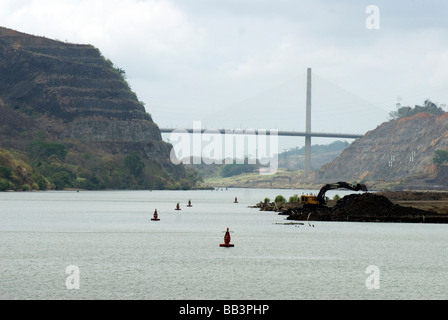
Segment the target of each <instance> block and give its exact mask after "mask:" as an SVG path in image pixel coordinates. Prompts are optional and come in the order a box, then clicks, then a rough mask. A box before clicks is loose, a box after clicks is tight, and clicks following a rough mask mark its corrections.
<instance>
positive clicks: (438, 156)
mask: <svg viewBox="0 0 448 320" xmlns="http://www.w3.org/2000/svg"><path fill="white" fill-rule="evenodd" d="M433 162H434V164H436V165H442V164H445V163H448V151H447V150H436V152H435V154H434V158H433Z"/></svg>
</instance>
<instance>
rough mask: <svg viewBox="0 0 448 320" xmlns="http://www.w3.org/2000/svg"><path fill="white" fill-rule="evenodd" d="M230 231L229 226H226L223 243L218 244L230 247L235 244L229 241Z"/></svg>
mask: <svg viewBox="0 0 448 320" xmlns="http://www.w3.org/2000/svg"><path fill="white" fill-rule="evenodd" d="M230 239H231V238H230V231H229V228H227V231H226V234H225V235H224V243H221V244H220V245H219V246H220V247H224V248H232V247H234V246H235V245H234V244H232V243H230Z"/></svg>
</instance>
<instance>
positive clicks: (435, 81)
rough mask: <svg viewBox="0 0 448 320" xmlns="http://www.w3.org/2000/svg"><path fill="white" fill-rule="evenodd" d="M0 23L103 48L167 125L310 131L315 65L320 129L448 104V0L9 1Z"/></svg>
mask: <svg viewBox="0 0 448 320" xmlns="http://www.w3.org/2000/svg"><path fill="white" fill-rule="evenodd" d="M369 5H376V6H377V8H378V9H379V20H378V19H377V20H371V19H370V17H371V16H372V14H373V12H371V11H370V12H366V8H367V7H368V6H369ZM372 17H373V16H372ZM366 20H368V22H369V23H370V25H375V26H377V27H379V29H378V28H377V29H370V28H367V26H366ZM0 21H1V22H0V25H1V26H4V27H8V28H12V29H15V30H18V31H21V32H26V33H31V34H34V35H39V36H45V37H48V38H51V39H58V40H61V41H67V42H73V43H82V44H92V45H94V46H95V47H97V48H99V49H100V50H101V52H102V53H103V55H104V56H105V57H106V58H108V59H110V60H111V61H112V62H113V63H114V64H115V65H116V66H117V67H120V68H122V69H124V70H125V71H126V74H127V77H128V82H129V83H130V85H131V87H132V89H133V90H134V91H135V92H136V94H137V96H138V98H139V99H140V100H141V101H143V102H144V103H145V104H146V108H147V111H148V112H149V113H150V114H151V115H152V117H153V120H154V121H155V122H156V123H157V124H158V125H159V126H160V127H191V126H192V124H193V121H202V123H203V126H204V127H207V128H224V127H229V128H237V127H242V128H243V129H247V128H260V129H283V130H298V131H304V130H305V85H306V70H307V68H309V67H310V68H312V70H313V124H312V129H313V131H326V132H350V133H365V132H367V131H369V130H372V129H374V128H376V126H377V125H378V124H380V123H381V121H385V120H388V113H389V112H390V111H393V110H395V106H396V104H397V103H398V102H399V103H401V104H402V105H411V106H414V105H415V104H423V102H424V100H425V99H427V98H429V99H431V100H432V101H433V102H436V103H439V104H448V22H447V21H448V1H446V0H428V1H423V0H421V1H410V0H406V1H404V0H402V1H391V0H387V1H386V0H384V1H377V0H373V1H372V0H369V1H362V0H361V1H354V0H353V1H350V0H340V1H334V0H318V1H316V0H312V1H297V0H276V1H273V0H271V1H266V0H257V1H256V0H238V1H237V0H68V1H64V0H34V1H33V0H1V2H0ZM378 23H379V25H378ZM445 110H447V108H446V107H445ZM298 144H299V145H300V144H302V145H303V141H300V143H298Z"/></svg>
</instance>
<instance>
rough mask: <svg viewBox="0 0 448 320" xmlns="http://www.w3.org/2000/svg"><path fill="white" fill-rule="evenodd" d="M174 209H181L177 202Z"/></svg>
mask: <svg viewBox="0 0 448 320" xmlns="http://www.w3.org/2000/svg"><path fill="white" fill-rule="evenodd" d="M176 210H177V211H179V210H182V209H181V208H180V205H179V203H177V205H176Z"/></svg>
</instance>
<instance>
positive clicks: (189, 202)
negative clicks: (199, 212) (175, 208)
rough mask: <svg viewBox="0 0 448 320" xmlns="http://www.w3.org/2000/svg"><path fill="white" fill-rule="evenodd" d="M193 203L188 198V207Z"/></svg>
mask: <svg viewBox="0 0 448 320" xmlns="http://www.w3.org/2000/svg"><path fill="white" fill-rule="evenodd" d="M192 206H193V205H192V204H191V200H188V205H187V207H188V208H191V207H192Z"/></svg>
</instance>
